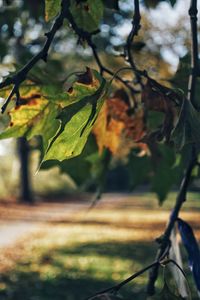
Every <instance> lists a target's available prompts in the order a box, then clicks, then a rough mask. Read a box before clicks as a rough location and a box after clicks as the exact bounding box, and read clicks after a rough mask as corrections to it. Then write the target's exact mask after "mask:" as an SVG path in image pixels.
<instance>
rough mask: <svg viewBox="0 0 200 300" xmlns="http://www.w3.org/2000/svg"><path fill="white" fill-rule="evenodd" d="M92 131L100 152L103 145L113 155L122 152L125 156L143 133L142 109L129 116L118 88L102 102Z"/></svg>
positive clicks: (127, 108)
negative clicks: (110, 96)
mask: <svg viewBox="0 0 200 300" xmlns="http://www.w3.org/2000/svg"><path fill="white" fill-rule="evenodd" d="M93 133H94V135H95V136H96V140H97V144H98V147H99V151H100V153H101V152H102V151H103V149H104V147H105V148H108V149H109V150H110V151H111V152H112V153H113V154H114V155H118V154H119V153H120V154H122V153H123V155H124V156H126V155H128V153H129V151H130V149H131V148H132V147H134V146H135V142H136V141H138V140H139V139H140V138H141V137H142V136H143V135H144V119H143V111H142V109H141V110H140V109H138V110H136V111H135V112H134V114H133V115H131V116H130V115H129V105H128V103H127V101H125V99H124V97H122V93H120V92H119V90H118V91H116V93H115V94H114V96H113V97H112V98H110V99H107V101H106V103H105V104H104V106H103V108H102V110H101V112H100V115H99V117H98V120H97V122H96V124H95V127H94V129H93ZM123 148H124V149H125V150H126V151H123V150H122V149H123Z"/></svg>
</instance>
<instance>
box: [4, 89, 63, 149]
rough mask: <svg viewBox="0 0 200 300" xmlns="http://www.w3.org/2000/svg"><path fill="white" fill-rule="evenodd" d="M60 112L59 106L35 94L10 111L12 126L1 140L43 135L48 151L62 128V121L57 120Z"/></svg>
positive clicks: (45, 147)
mask: <svg viewBox="0 0 200 300" xmlns="http://www.w3.org/2000/svg"><path fill="white" fill-rule="evenodd" d="M58 112H59V107H58V105H55V104H53V103H51V102H49V101H48V100H46V99H44V98H42V97H40V96H39V95H38V94H35V97H34V94H33V95H32V97H30V98H27V99H26V100H24V104H22V105H20V106H19V107H16V108H13V109H12V110H11V111H10V113H9V114H10V118H11V121H10V125H9V127H8V128H7V129H6V130H5V131H4V132H2V133H1V134H0V139H6V138H11V137H21V136H25V137H26V138H27V139H31V138H32V137H33V136H35V135H41V136H42V138H43V144H44V150H46V149H47V148H48V146H49V143H50V142H51V139H52V138H53V136H54V135H55V134H56V133H57V131H58V130H59V128H60V121H59V120H57V119H56V116H57V114H58Z"/></svg>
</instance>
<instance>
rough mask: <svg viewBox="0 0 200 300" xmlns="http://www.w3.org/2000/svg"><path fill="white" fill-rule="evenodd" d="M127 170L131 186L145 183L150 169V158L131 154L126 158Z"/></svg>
mask: <svg viewBox="0 0 200 300" xmlns="http://www.w3.org/2000/svg"><path fill="white" fill-rule="evenodd" d="M128 170H129V175H130V186H131V188H135V187H136V186H137V185H139V184H143V183H145V182H146V181H147V180H148V179H149V173H150V171H152V166H151V161H150V158H149V157H147V156H143V157H138V156H136V155H134V154H131V155H130V156H129V160H128Z"/></svg>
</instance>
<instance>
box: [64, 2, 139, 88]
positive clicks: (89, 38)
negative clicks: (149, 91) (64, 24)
mask: <svg viewBox="0 0 200 300" xmlns="http://www.w3.org/2000/svg"><path fill="white" fill-rule="evenodd" d="M66 2H67V7H68V9H67V10H66V18H67V19H68V21H69V23H70V24H71V27H72V29H73V30H74V32H75V33H76V34H77V35H78V36H79V39H81V40H85V41H86V42H87V43H88V45H89V46H90V48H91V49H92V52H93V56H94V58H95V60H96V63H97V65H98V67H99V70H100V73H101V74H103V73H107V74H109V75H111V76H114V75H115V72H113V71H112V70H110V69H108V68H107V67H105V66H104V64H103V63H102V61H101V59H100V56H99V54H98V51H97V47H96V45H95V43H94V42H93V40H92V35H94V34H96V33H98V30H97V31H94V32H91V33H90V32H87V31H85V30H83V29H82V28H80V27H78V26H77V24H76V22H75V20H74V18H73V15H72V13H71V11H70V9H69V7H70V0H66ZM115 79H117V80H119V81H120V82H121V83H123V84H124V85H125V86H126V87H127V88H128V89H129V90H130V91H131V92H132V93H133V94H135V93H137V91H136V90H135V89H134V88H133V87H132V85H131V84H130V82H129V81H128V80H124V79H123V78H121V77H120V76H119V75H116V76H115Z"/></svg>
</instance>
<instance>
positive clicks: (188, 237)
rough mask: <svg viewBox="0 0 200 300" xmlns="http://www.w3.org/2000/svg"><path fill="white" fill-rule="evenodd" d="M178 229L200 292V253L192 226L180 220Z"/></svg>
mask: <svg viewBox="0 0 200 300" xmlns="http://www.w3.org/2000/svg"><path fill="white" fill-rule="evenodd" d="M178 228H179V232H180V235H181V239H182V242H183V245H184V246H185V248H186V250H187V253H188V259H189V265H190V269H191V271H192V273H193V277H194V281H195V284H196V287H197V289H198V291H200V251H199V246H198V243H197V240H196V238H195V236H194V233H193V230H192V228H191V226H190V225H189V224H188V223H187V222H185V221H183V220H181V219H178Z"/></svg>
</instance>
